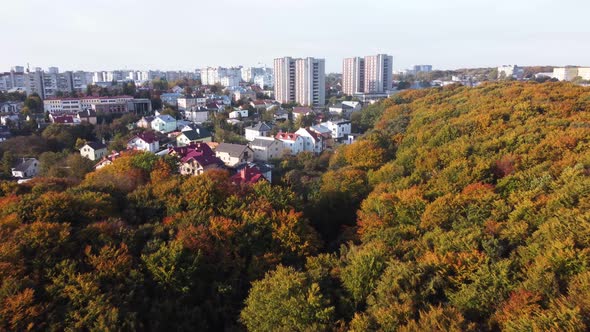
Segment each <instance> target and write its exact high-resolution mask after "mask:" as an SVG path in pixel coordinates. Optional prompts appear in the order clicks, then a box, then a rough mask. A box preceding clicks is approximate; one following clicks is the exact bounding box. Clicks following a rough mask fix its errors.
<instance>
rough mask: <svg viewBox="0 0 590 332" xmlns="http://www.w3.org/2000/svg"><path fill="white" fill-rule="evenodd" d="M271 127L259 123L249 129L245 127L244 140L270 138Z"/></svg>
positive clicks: (264, 123)
mask: <svg viewBox="0 0 590 332" xmlns="http://www.w3.org/2000/svg"><path fill="white" fill-rule="evenodd" d="M271 129H272V128H271V127H270V126H269V125H267V124H266V122H259V123H257V124H255V125H252V126H251V127H246V129H245V133H246V135H245V136H246V139H247V140H248V141H253V140H254V139H255V138H256V137H268V136H270V131H271Z"/></svg>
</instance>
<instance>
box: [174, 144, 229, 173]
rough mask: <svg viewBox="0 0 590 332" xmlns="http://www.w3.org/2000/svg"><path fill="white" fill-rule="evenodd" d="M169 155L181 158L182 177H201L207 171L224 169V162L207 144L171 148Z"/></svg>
mask: <svg viewBox="0 0 590 332" xmlns="http://www.w3.org/2000/svg"><path fill="white" fill-rule="evenodd" d="M169 154H170V155H175V156H178V157H179V158H180V174H182V175H201V174H203V173H204V172H205V171H207V170H211V169H220V168H222V167H223V162H222V161H221V160H220V159H219V158H217V157H216V156H215V154H214V153H213V150H211V148H210V147H209V146H208V145H207V144H205V143H196V144H191V145H187V146H183V147H176V148H170V149H169Z"/></svg>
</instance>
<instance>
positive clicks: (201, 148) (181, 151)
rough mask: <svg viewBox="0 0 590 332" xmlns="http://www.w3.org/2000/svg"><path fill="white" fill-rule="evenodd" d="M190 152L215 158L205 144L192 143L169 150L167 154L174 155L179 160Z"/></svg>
mask: <svg viewBox="0 0 590 332" xmlns="http://www.w3.org/2000/svg"><path fill="white" fill-rule="evenodd" d="M192 151H198V152H200V153H201V154H203V155H205V156H215V153H213V150H211V147H210V146H209V145H207V144H205V143H192V144H190V145H185V146H180V147H174V148H169V149H168V154H172V153H174V154H176V155H177V156H179V157H180V158H184V157H186V156H187V155H188V154H189V153H191V152H192Z"/></svg>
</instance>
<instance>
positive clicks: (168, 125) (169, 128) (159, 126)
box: [151, 114, 176, 134]
mask: <svg viewBox="0 0 590 332" xmlns="http://www.w3.org/2000/svg"><path fill="white" fill-rule="evenodd" d="M151 126H152V129H153V130H155V131H158V132H161V133H163V134H165V133H171V132H173V131H175V130H176V119H175V118H173V117H171V116H170V115H168V114H164V115H158V116H157V117H156V118H155V119H154V120H153V121H152V123H151Z"/></svg>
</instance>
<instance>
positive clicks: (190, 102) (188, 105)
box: [176, 97, 207, 111]
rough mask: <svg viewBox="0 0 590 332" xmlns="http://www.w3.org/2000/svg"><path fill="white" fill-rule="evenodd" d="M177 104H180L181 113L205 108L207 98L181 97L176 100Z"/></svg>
mask: <svg viewBox="0 0 590 332" xmlns="http://www.w3.org/2000/svg"><path fill="white" fill-rule="evenodd" d="M176 102H177V104H178V110H179V111H186V110H189V109H193V108H200V107H205V106H206V105H207V99H206V98H192V97H180V98H177V99H176Z"/></svg>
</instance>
